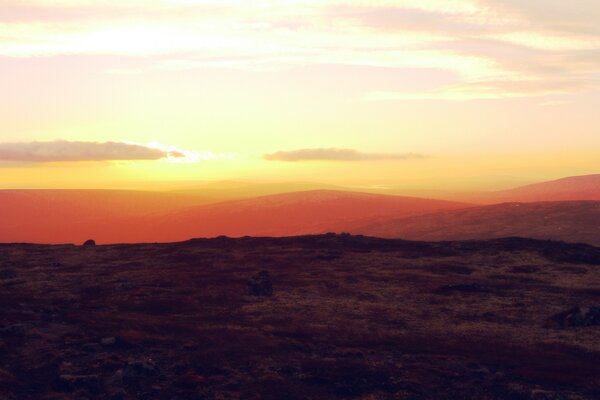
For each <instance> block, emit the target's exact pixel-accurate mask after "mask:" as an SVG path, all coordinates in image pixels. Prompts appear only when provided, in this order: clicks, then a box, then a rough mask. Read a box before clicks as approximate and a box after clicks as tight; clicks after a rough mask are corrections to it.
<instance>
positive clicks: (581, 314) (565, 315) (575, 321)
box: [550, 306, 600, 328]
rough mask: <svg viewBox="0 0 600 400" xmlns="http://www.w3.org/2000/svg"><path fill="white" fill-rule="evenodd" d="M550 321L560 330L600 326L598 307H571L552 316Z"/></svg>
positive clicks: (599, 309)
mask: <svg viewBox="0 0 600 400" xmlns="http://www.w3.org/2000/svg"><path fill="white" fill-rule="evenodd" d="M550 320H551V321H552V322H554V323H556V324H557V325H558V326H560V327H562V328H568V327H579V326H600V307H578V306H577V307H573V308H570V309H568V310H566V311H563V312H561V313H559V314H557V315H554V316H553V317H551V318H550Z"/></svg>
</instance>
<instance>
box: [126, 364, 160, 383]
mask: <svg viewBox="0 0 600 400" xmlns="http://www.w3.org/2000/svg"><path fill="white" fill-rule="evenodd" d="M158 374H159V371H158V368H157V367H156V364H155V363H154V361H152V359H147V360H143V361H131V362H129V363H128V364H127V366H126V367H125V368H123V380H124V381H126V382H135V381H139V380H140V379H144V378H152V377H155V376H157V375H158Z"/></svg>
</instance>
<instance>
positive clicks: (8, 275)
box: [0, 268, 17, 280]
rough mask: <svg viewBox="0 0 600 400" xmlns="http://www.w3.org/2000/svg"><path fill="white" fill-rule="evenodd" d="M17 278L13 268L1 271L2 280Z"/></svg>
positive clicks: (0, 277)
mask: <svg viewBox="0 0 600 400" xmlns="http://www.w3.org/2000/svg"><path fill="white" fill-rule="evenodd" d="M16 277H17V271H15V270H14V269H12V268H4V269H0V279H2V280H5V279H14V278H16Z"/></svg>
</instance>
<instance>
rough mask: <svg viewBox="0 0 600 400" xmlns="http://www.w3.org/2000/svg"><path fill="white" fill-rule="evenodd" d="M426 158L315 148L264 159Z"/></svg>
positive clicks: (405, 154) (377, 159) (410, 155)
mask: <svg viewBox="0 0 600 400" xmlns="http://www.w3.org/2000/svg"><path fill="white" fill-rule="evenodd" d="M424 157H425V156H424V155H422V154H415V153H397V154H394V153H365V152H361V151H358V150H353V149H340V148H313V149H299V150H291V151H277V152H275V153H270V154H265V155H264V156H263V158H264V159H265V160H268V161H288V162H298V161H385V160H388V161H390V160H411V159H420V158H424Z"/></svg>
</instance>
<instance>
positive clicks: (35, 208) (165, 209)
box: [0, 191, 469, 243]
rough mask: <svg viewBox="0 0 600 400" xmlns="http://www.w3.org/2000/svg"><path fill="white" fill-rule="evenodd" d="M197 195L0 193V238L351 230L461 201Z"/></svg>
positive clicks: (163, 237) (133, 238)
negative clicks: (209, 199)
mask: <svg viewBox="0 0 600 400" xmlns="http://www.w3.org/2000/svg"><path fill="white" fill-rule="evenodd" d="M201 200H202V198H199V197H193V196H189V197H188V196H183V195H166V194H160V193H144V192H110V191H109V192H105V191H98V192H89V191H82V192H72V193H71V192H63V191H57V192H51V191H48V192H43V193H42V192H27V193H22V192H18V191H17V192H0V210H1V211H0V216H1V217H2V219H3V221H4V222H3V224H2V225H0V241H1V242H36V243H64V242H80V241H83V240H85V239H86V238H94V239H96V240H97V241H99V242H102V243H115V242H140V241H146V242H155V241H176V240H184V239H189V238H192V237H204V236H219V235H229V236H244V235H254V236H256V235H273V236H282V235H293V234H303V233H321V232H326V231H330V230H331V231H343V230H349V229H351V228H354V227H356V226H360V225H364V224H365V223H367V222H369V221H372V220H373V219H379V218H400V217H405V216H409V215H418V214H425V213H431V212H435V211H440V210H447V209H457V208H464V207H468V206H469V205H468V204H465V203H455V202H448V201H441V200H430V199H420V198H412V197H400V196H385V195H376V194H366V193H355V192H344V191H309V192H296V193H286V194H279V195H272V196H264V197H258V198H252V199H246V200H236V201H228V202H224V203H217V204H209V205H200V206H193V207H192V205H193V204H198V203H197V202H199V201H201Z"/></svg>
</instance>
